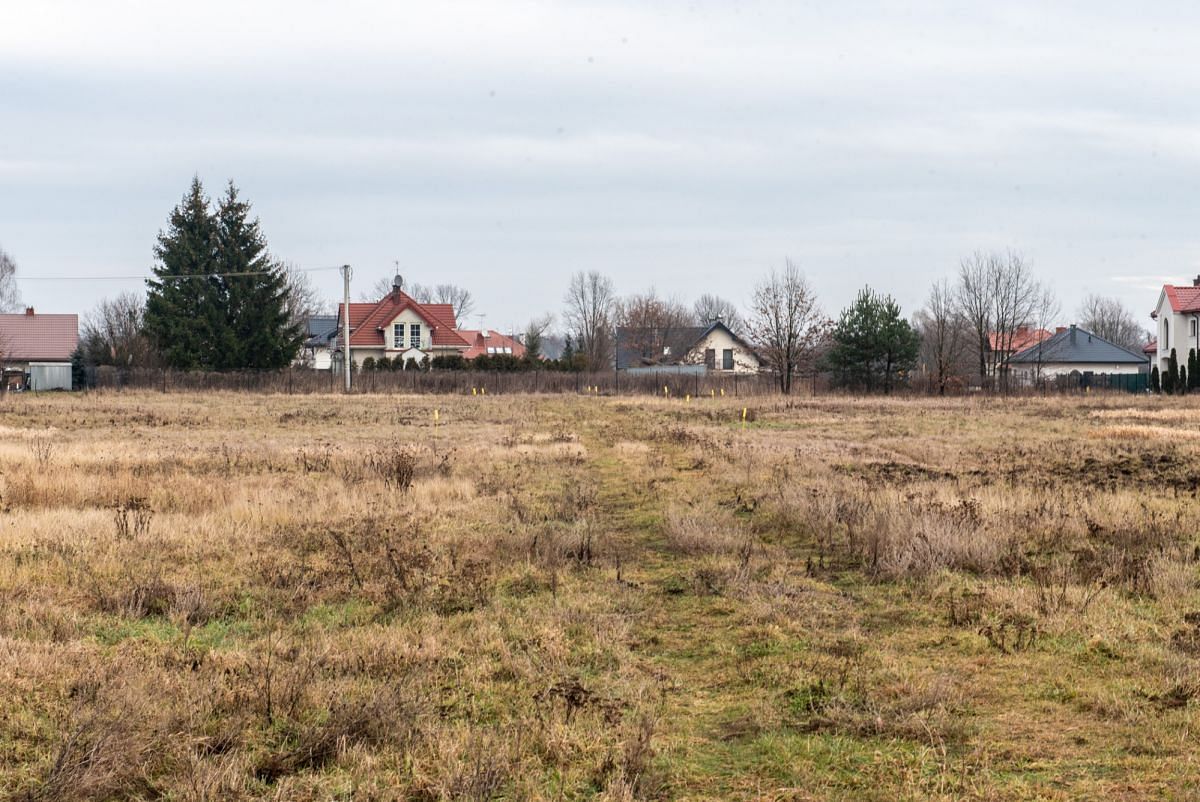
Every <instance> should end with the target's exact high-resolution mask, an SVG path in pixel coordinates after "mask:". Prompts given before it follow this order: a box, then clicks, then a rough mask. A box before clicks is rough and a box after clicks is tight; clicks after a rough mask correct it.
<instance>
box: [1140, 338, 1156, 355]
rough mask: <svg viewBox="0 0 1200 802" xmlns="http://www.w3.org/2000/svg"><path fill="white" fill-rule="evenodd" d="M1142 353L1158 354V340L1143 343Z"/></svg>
mask: <svg viewBox="0 0 1200 802" xmlns="http://www.w3.org/2000/svg"><path fill="white" fill-rule="evenodd" d="M1142 353H1143V354H1157V353H1158V340H1151V341H1150V342H1148V343H1146V344H1145V345H1143V346H1142Z"/></svg>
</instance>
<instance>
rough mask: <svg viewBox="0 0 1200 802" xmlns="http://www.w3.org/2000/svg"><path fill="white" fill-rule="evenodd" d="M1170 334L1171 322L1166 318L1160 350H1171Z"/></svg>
mask: <svg viewBox="0 0 1200 802" xmlns="http://www.w3.org/2000/svg"><path fill="white" fill-rule="evenodd" d="M1170 335H1171V324H1170V323H1169V322H1167V321H1166V320H1164V321H1163V341H1162V347H1161V348H1159V349H1158V350H1160V351H1170V350H1171V336H1170Z"/></svg>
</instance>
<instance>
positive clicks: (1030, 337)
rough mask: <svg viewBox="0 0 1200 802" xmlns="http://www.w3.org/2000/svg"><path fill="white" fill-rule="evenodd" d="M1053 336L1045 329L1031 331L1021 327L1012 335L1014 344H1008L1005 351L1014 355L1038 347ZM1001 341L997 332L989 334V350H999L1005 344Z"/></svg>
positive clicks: (1026, 327)
mask: <svg viewBox="0 0 1200 802" xmlns="http://www.w3.org/2000/svg"><path fill="white" fill-rule="evenodd" d="M1051 336H1053V335H1051V333H1050V332H1048V331H1046V330H1045V329H1030V328H1029V327H1028V326H1021V327H1020V328H1018V329H1017V330H1016V331H1014V332H1013V333H1012V342H1010V343H1007V345H1008V348H1006V349H1004V350H1007V351H1011V352H1013V353H1017V352H1018V351H1024V350H1025V349H1026V348H1029V347H1031V346H1034V345H1037V344H1038V343H1040V342H1042V341H1044V340H1046V339H1047V338H1049V337H1051ZM1000 339H1001V337H1000V335H999V334H997V333H996V332H992V333H991V334H989V335H988V348H990V349H991V350H993V351H995V350H998V347H999V345H1001V344H1003V343H1000Z"/></svg>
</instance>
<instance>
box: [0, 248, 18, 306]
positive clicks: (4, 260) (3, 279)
mask: <svg viewBox="0 0 1200 802" xmlns="http://www.w3.org/2000/svg"><path fill="white" fill-rule="evenodd" d="M20 306H21V291H20V289H18V288H17V263H16V261H15V260H14V259H13V258H12V257H11V256H9V255H8V253H7V252H5V250H4V249H3V248H0V312H15V311H16V310H17V309H18V308H19V307H20Z"/></svg>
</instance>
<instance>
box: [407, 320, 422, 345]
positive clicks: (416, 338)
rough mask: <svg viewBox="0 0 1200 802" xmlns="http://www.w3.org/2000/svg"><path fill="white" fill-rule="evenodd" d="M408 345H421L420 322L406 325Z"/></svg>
mask: <svg viewBox="0 0 1200 802" xmlns="http://www.w3.org/2000/svg"><path fill="white" fill-rule="evenodd" d="M408 345H409V347H410V348H420V347H421V324H420V323H411V324H409V326H408Z"/></svg>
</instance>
